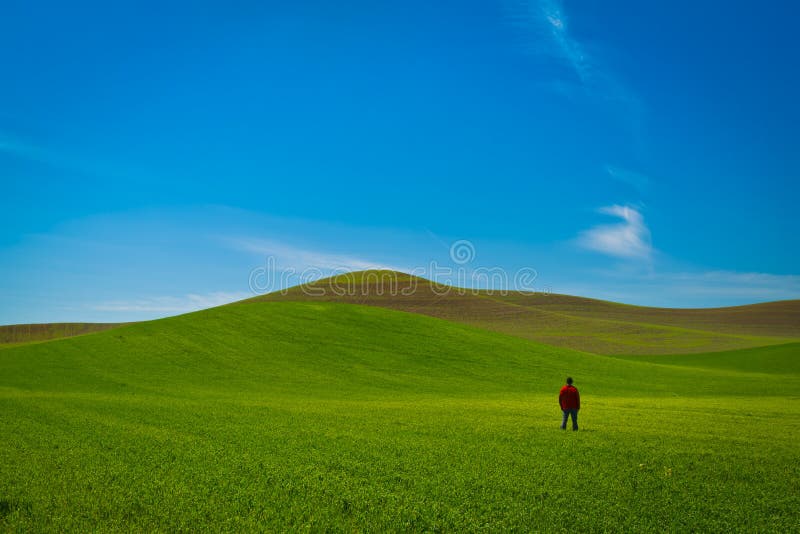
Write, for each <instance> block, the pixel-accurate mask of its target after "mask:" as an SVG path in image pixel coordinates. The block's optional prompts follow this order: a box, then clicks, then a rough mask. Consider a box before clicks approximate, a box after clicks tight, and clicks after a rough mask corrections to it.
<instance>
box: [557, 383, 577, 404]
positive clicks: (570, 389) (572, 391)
mask: <svg viewBox="0 0 800 534" xmlns="http://www.w3.org/2000/svg"><path fill="white" fill-rule="evenodd" d="M558 403H559V404H560V405H561V409H562V410H580V409H581V395H580V393H578V388H576V387H575V386H570V385H566V386H564V387H563V388H561V391H560V392H559V394H558Z"/></svg>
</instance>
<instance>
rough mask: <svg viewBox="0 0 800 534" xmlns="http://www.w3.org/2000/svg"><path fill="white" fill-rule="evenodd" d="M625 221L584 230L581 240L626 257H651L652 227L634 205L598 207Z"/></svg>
mask: <svg viewBox="0 0 800 534" xmlns="http://www.w3.org/2000/svg"><path fill="white" fill-rule="evenodd" d="M598 211H599V212H600V213H603V214H605V215H611V216H612V217H618V218H620V219H622V222H620V223H617V224H602V225H599V226H595V227H594V228H591V229H589V230H586V231H584V232H583V233H582V234H581V235H580V236H579V238H578V243H579V244H580V245H581V246H583V247H584V248H587V249H589V250H594V251H596V252H600V253H603V254H607V255H609V256H614V257H618V258H625V259H636V260H649V259H650V258H651V257H652V254H653V247H652V244H651V239H650V230H649V229H648V228H647V225H646V224H645V222H644V216H642V214H641V213H640V212H639V211H638V210H636V209H635V208H632V207H630V206H620V205H616V204H615V205H613V206H606V207H603V208H600V209H599V210H598Z"/></svg>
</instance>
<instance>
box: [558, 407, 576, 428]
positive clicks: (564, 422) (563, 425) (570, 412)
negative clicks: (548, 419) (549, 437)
mask: <svg viewBox="0 0 800 534" xmlns="http://www.w3.org/2000/svg"><path fill="white" fill-rule="evenodd" d="M561 411H562V412H564V419H563V420H562V421H561V430H566V429H567V419H569V416H570V415H571V416H572V430H578V410H575V409H572V410H561Z"/></svg>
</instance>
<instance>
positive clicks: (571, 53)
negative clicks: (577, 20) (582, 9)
mask: <svg viewBox="0 0 800 534" xmlns="http://www.w3.org/2000/svg"><path fill="white" fill-rule="evenodd" d="M506 7H507V10H506V11H507V19H508V21H509V22H510V23H511V24H512V25H513V26H516V27H518V28H519V29H520V30H521V31H522V32H523V35H524V36H525V37H526V41H527V44H526V48H527V49H528V51H529V52H531V53H532V54H535V55H543V56H550V57H554V58H557V59H559V60H561V61H563V62H564V63H565V64H566V65H568V66H569V67H570V68H571V69H572V70H573V71H574V72H575V74H576V75H577V76H578V78H579V79H580V80H581V82H582V83H584V84H586V83H589V82H590V80H591V78H592V70H593V66H592V61H591V59H590V57H589V56H588V55H587V53H586V51H585V50H584V47H583V45H582V44H581V43H580V42H579V41H578V40H577V39H575V38H574V37H573V36H572V33H571V32H570V29H569V20H568V19H567V15H566V13H565V12H564V8H563V4H562V2H561V0H519V1H516V2H514V1H511V2H506Z"/></svg>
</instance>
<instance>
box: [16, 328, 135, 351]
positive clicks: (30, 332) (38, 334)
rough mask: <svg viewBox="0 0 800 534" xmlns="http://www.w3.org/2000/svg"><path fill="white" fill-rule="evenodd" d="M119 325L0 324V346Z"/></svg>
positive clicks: (79, 333) (74, 334)
mask: <svg viewBox="0 0 800 534" xmlns="http://www.w3.org/2000/svg"><path fill="white" fill-rule="evenodd" d="M117 326H120V323H41V324H11V325H0V348H3V347H4V346H5V347H7V346H11V345H19V344H21V343H32V342H35V341H47V340H50V339H58V338H62V337H72V336H80V335H83V334H91V333H92V332H101V331H103V330H108V329H110V328H115V327H117Z"/></svg>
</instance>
